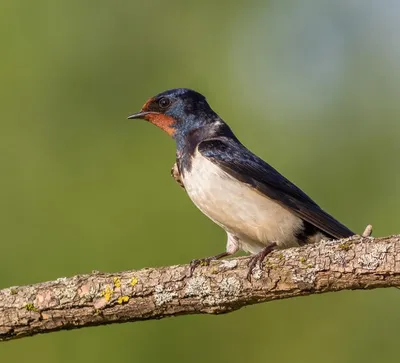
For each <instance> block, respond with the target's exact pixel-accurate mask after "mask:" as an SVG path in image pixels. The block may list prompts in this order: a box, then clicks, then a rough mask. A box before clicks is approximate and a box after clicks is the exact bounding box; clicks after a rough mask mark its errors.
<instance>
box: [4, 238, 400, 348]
mask: <svg viewBox="0 0 400 363" xmlns="http://www.w3.org/2000/svg"><path fill="white" fill-rule="evenodd" d="M247 262H248V258H244V257H241V258H236V259H230V260H225V261H221V262H215V263H212V264H211V266H204V267H199V268H198V269H196V270H195V272H194V275H193V277H188V273H189V266H188V265H184V266H170V267H161V268H147V269H143V270H139V271H126V272H119V273H100V272H94V273H92V274H89V275H78V276H74V277H71V278H65V277H64V278H59V279H57V280H55V281H50V282H44V283H39V284H35V285H29V286H18V287H11V288H8V289H4V290H0V340H10V339H14V338H19V337H24V336H30V335H34V334H38V333H47V332H51V331H57V330H64V329H73V328H81V327H85V326H93V325H102V324H111V323H122V322H127V321H138V320H149V319H161V318H165V317H168V316H176V315H184V314H199V313H207V314H220V313H227V312H230V311H233V310H236V309H239V308H241V307H242V306H246V305H250V304H256V303H261V302H265V301H271V300H275V299H284V298H290V297H294V296H302V295H310V294H316V293H323V292H329V291H339V290H349V289H373V288H379V287H391V286H397V287H400V235H398V236H391V237H385V238H371V237H361V236H354V237H352V238H350V239H344V240H340V241H323V242H321V243H319V244H317V245H310V246H305V247H301V248H291V249H286V250H282V251H274V252H273V253H271V254H270V255H269V256H268V257H267V259H266V262H265V266H264V269H263V271H261V270H260V269H257V270H256V271H254V273H253V278H252V282H249V281H248V280H247V279H246V274H247Z"/></svg>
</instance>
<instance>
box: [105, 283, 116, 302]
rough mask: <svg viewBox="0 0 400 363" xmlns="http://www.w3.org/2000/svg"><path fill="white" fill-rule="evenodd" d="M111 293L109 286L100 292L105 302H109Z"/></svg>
mask: <svg viewBox="0 0 400 363" xmlns="http://www.w3.org/2000/svg"><path fill="white" fill-rule="evenodd" d="M113 293H114V291H113V289H112V288H111V287H110V286H109V285H107V287H106V289H105V290H104V291H103V292H102V295H103V297H104V299H106V301H110V300H111V296H112V294H113Z"/></svg>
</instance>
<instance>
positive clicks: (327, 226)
mask: <svg viewBox="0 0 400 363" xmlns="http://www.w3.org/2000/svg"><path fill="white" fill-rule="evenodd" d="M198 151H199V152H200V153H201V154H202V155H203V156H204V157H206V158H207V159H209V160H210V161H212V162H213V163H215V164H217V165H218V166H219V167H220V168H222V169H223V170H224V171H225V172H226V173H228V174H230V175H231V176H233V177H235V178H236V179H238V180H240V181H242V182H244V183H246V184H249V185H250V186H252V187H253V188H254V189H256V190H257V191H258V192H260V193H262V194H264V195H265V196H267V197H268V198H271V199H274V200H276V201H277V202H278V203H279V204H281V205H282V206H283V207H284V208H286V209H288V210H290V211H292V212H293V213H294V214H296V215H297V216H298V217H300V218H301V219H303V220H305V221H307V222H309V223H311V224H312V225H314V226H315V227H317V228H318V229H320V230H321V231H322V232H324V233H325V234H326V235H327V236H328V237H331V238H345V237H349V236H352V235H354V233H353V232H352V231H350V230H349V229H348V228H347V227H346V226H344V225H343V224H341V223H340V222H338V221H337V220H336V219H335V218H333V217H332V216H331V215H329V214H328V213H326V212H325V211H323V210H322V209H321V208H320V207H319V206H318V205H317V204H316V203H315V202H314V201H313V200H312V199H311V198H310V197H309V196H308V195H306V194H305V193H304V192H303V191H302V190H300V189H299V188H298V187H296V186H295V185H294V184H293V183H291V182H290V181H289V180H287V179H286V178H285V177H284V176H282V175H281V174H280V173H279V172H278V171H276V170H275V169H274V168H273V167H272V166H270V165H268V164H267V163H266V162H265V161H263V160H261V159H260V158H259V157H257V156H256V155H254V154H253V153H251V152H250V151H249V150H247V149H246V148H245V147H244V146H243V145H242V144H240V143H239V142H238V141H237V140H236V139H231V138H228V137H218V138H213V139H209V140H205V141H203V142H201V143H200V144H199V145H198Z"/></svg>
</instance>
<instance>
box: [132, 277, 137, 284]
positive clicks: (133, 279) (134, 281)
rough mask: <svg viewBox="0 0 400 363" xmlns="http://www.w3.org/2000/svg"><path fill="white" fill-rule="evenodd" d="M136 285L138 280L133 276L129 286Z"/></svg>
mask: <svg viewBox="0 0 400 363" xmlns="http://www.w3.org/2000/svg"><path fill="white" fill-rule="evenodd" d="M137 283H138V279H137V278H136V277H135V276H134V277H132V280H131V286H135V285H137Z"/></svg>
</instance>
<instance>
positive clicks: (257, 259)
mask: <svg viewBox="0 0 400 363" xmlns="http://www.w3.org/2000/svg"><path fill="white" fill-rule="evenodd" d="M275 247H276V243H275V242H274V243H271V244H269V245H268V246H267V247H264V248H263V249H262V250H261V251H260V252H258V253H256V254H255V255H253V256H251V257H250V260H249V264H248V266H249V270H248V272H247V276H246V278H247V280H249V282H251V275H252V274H253V271H254V269H255V268H256V266H258V268H259V269H260V270H261V269H262V263H263V261H264V259H265V257H266V256H267V255H269V254H270V253H271V252H272V251H273V250H274V248H275Z"/></svg>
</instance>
